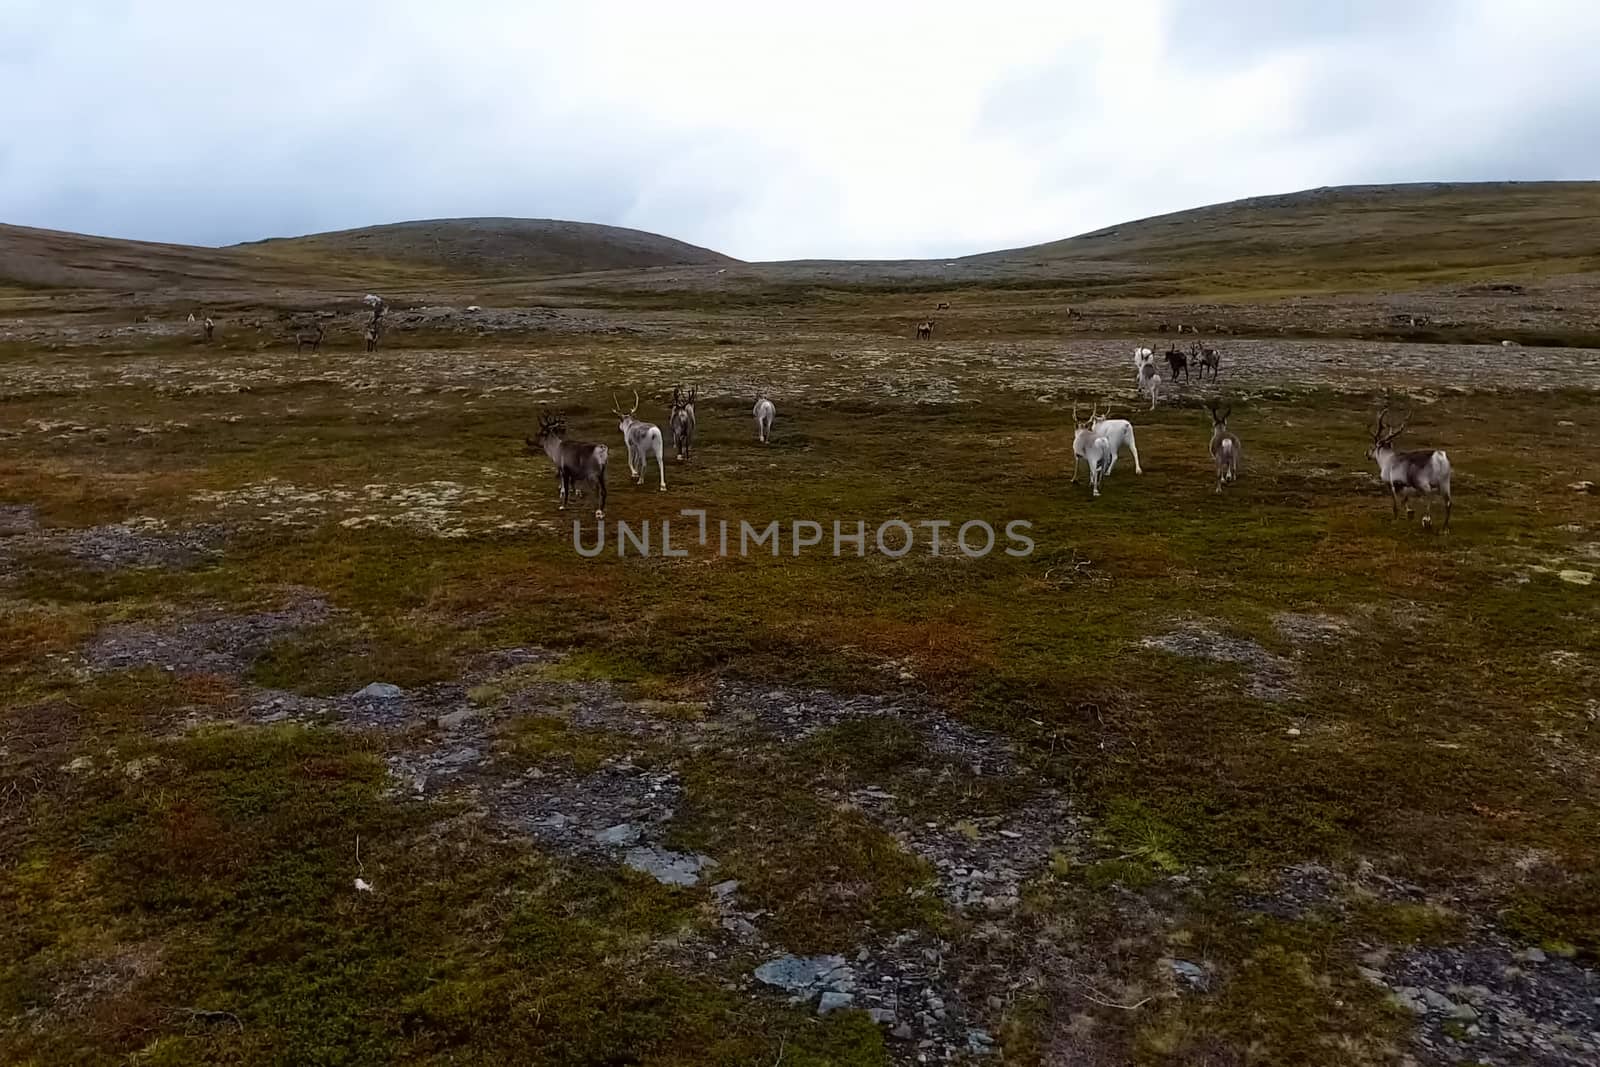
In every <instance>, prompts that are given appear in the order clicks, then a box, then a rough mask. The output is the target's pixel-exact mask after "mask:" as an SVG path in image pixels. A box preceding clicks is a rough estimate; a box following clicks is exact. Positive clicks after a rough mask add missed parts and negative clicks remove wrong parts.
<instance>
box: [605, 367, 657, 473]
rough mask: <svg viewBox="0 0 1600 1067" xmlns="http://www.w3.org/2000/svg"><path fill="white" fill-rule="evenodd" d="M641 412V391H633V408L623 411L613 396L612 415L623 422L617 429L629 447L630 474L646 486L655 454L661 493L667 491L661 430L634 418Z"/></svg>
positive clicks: (613, 395)
mask: <svg viewBox="0 0 1600 1067" xmlns="http://www.w3.org/2000/svg"><path fill="white" fill-rule="evenodd" d="M638 410H639V391H638V390H637V389H635V390H634V391H633V408H632V409H631V410H629V411H623V410H622V405H621V404H619V403H617V394H616V393H612V394H611V413H612V414H613V415H616V416H617V417H618V418H620V419H621V420H622V421H621V422H619V423H617V429H619V430H621V431H622V441H623V443H624V444H625V445H627V446H628V473H629V474H630V475H632V476H633V480H634V482H635V483H636V484H638V485H643V484H644V476H645V474H646V473H647V472H648V469H649V461H650V454H651V453H652V452H653V453H655V457H656V474H657V475H659V476H660V478H661V491H662V492H663V493H665V492H666V491H667V468H666V466H665V465H664V464H663V463H662V462H661V453H662V448H661V430H660V428H659V427H657V426H655V425H653V424H651V423H648V422H645V421H644V420H642V419H636V418H634V412H636V411H638Z"/></svg>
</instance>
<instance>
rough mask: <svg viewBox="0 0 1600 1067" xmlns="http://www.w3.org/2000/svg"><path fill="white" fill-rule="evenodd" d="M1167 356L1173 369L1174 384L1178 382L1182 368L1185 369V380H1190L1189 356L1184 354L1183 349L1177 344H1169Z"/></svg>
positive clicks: (1168, 364)
mask: <svg viewBox="0 0 1600 1067" xmlns="http://www.w3.org/2000/svg"><path fill="white" fill-rule="evenodd" d="M1165 358H1166V361H1167V366H1168V367H1170V368H1171V369H1172V382H1173V384H1174V385H1176V384H1177V382H1178V372H1179V371H1180V370H1181V371H1183V380H1184V381H1185V382H1187V381H1188V380H1189V357H1188V356H1186V355H1184V354H1183V351H1182V349H1180V348H1179V347H1178V346H1177V345H1169V346H1167V351H1166V354H1165Z"/></svg>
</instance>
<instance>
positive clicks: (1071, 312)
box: [1067, 308, 1083, 319]
mask: <svg viewBox="0 0 1600 1067" xmlns="http://www.w3.org/2000/svg"><path fill="white" fill-rule="evenodd" d="M1067 318H1069V319H1081V318H1083V312H1081V311H1079V310H1078V309H1077V308H1068V309H1067Z"/></svg>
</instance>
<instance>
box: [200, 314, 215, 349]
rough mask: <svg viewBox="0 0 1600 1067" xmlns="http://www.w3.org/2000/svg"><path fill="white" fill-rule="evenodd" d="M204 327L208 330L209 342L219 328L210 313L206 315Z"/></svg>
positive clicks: (207, 341) (207, 340)
mask: <svg viewBox="0 0 1600 1067" xmlns="http://www.w3.org/2000/svg"><path fill="white" fill-rule="evenodd" d="M203 328H204V329H205V331H206V343H208V344H209V343H210V342H211V335H212V333H214V332H215V331H216V328H217V324H216V323H214V322H212V321H211V316H210V315H207V316H206V321H205V326H204V327H203Z"/></svg>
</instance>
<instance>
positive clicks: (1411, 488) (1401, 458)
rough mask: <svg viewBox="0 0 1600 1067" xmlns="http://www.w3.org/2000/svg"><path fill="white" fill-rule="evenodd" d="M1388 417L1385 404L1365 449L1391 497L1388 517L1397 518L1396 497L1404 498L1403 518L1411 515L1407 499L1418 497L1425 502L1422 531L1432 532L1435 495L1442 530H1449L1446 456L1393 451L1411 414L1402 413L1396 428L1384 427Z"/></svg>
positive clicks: (1434, 452) (1427, 451) (1432, 451)
mask: <svg viewBox="0 0 1600 1067" xmlns="http://www.w3.org/2000/svg"><path fill="white" fill-rule="evenodd" d="M1388 415H1389V405H1388V404H1385V405H1384V406H1383V410H1382V411H1380V412H1378V423H1377V425H1376V426H1374V427H1373V428H1372V447H1371V448H1369V449H1367V458H1368V459H1370V460H1375V461H1376V462H1377V464H1378V476H1379V477H1380V478H1382V479H1383V481H1384V484H1386V485H1387V486H1388V487H1389V492H1390V494H1392V496H1393V499H1394V513H1393V515H1392V516H1391V518H1392V519H1398V518H1399V517H1400V498H1401V497H1402V496H1403V497H1405V498H1406V518H1407V519H1410V518H1411V516H1412V515H1413V514H1415V512H1414V511H1413V510H1412V507H1411V499H1410V498H1411V497H1413V496H1421V497H1422V498H1423V500H1424V502H1425V510H1424V511H1423V513H1422V528H1423V529H1424V530H1429V529H1432V528H1433V494H1434V493H1438V494H1439V495H1440V496H1442V497H1443V498H1444V529H1446V530H1448V529H1450V511H1451V507H1452V504H1451V500H1450V457H1449V456H1447V455H1445V452H1444V449H1442V448H1433V449H1422V450H1419V451H1416V452H1396V451H1395V449H1394V441H1395V438H1397V437H1399V436H1400V435H1401V434H1402V433H1404V432H1405V429H1406V427H1407V426H1408V425H1410V423H1411V413H1410V412H1409V411H1408V412H1406V417H1405V418H1404V419H1401V420H1400V425H1399V426H1390V425H1388V424H1387V422H1386V420H1387V418H1388Z"/></svg>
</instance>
